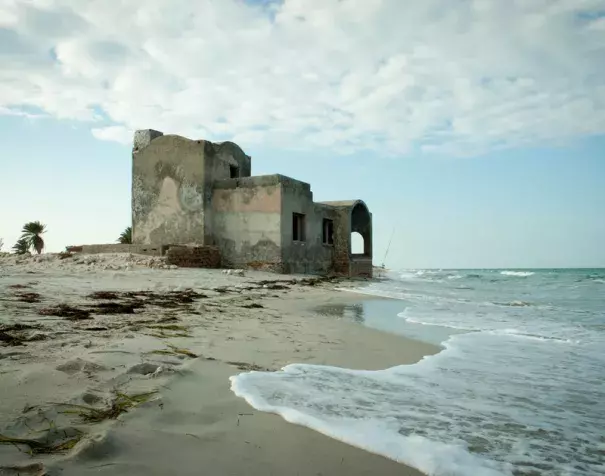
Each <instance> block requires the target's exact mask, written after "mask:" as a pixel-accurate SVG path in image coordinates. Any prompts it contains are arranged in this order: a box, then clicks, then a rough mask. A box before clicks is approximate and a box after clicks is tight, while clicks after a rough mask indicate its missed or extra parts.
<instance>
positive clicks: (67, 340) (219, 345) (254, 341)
mask: <svg viewBox="0 0 605 476" xmlns="http://www.w3.org/2000/svg"><path fill="white" fill-rule="evenodd" d="M150 267H151V268H155V269H150ZM301 278H303V277H292V276H283V275H274V274H268V273H260V272H246V273H245V275H244V276H238V275H226V274H224V273H223V272H221V271H220V270H205V269H204V270H202V269H165V267H164V263H163V261H162V260H161V259H159V258H147V257H142V256H136V255H118V254H115V255H96V256H76V257H69V258H66V259H62V260H61V259H59V258H58V257H57V256H56V255H55V256H53V255H48V256H46V255H42V256H40V257H30V258H16V257H14V256H3V257H2V256H0V435H3V436H0V440H1V439H2V437H10V438H21V439H27V440H28V443H29V444H26V443H25V442H24V443H23V444H19V445H15V446H14V445H1V444H0V466H2V467H3V469H0V475H4V474H7V475H8V474H11V475H13V474H14V475H16V474H40V475H41V474H51V475H52V474H61V475H65V476H67V475H74V476H76V475H88V474H103V475H104V474H107V475H109V474H123V475H168V474H174V475H196V476H197V475H200V474H208V475H240V474H246V475H290V474H292V475H319V474H323V475H331V474H346V475H361V474H368V475H369V474H384V475H389V474H398V475H420V474H421V473H419V472H417V471H415V470H413V469H410V468H407V467H406V466H404V465H402V464H399V463H396V462H394V461H390V460H388V459H385V458H383V457H381V456H377V455H374V454H371V453H368V452H365V451H363V450H360V449H357V448H355V447H352V446H349V445H346V444H344V443H341V442H339V441H336V440H333V439H330V438H328V437H326V436H324V435H322V434H320V433H316V432H314V431H311V430H309V429H307V428H303V427H300V426H296V425H292V424H289V423H287V422H285V421H284V420H282V419H281V418H280V417H278V416H276V415H272V414H266V413H262V412H257V411H256V410H254V409H253V408H251V407H250V406H248V404H247V403H246V402H245V401H244V400H243V399H241V398H238V397H236V396H235V395H234V394H233V393H232V392H231V391H230V389H229V386H230V382H229V378H228V377H229V376H231V375H235V374H237V373H240V372H242V371H247V370H255V369H266V370H277V369H279V368H281V367H283V366H285V365H287V364H290V363H295V362H303V363H304V362H307V363H315V364H327V365H335V366H341V367H347V368H356V369H382V368H386V367H390V366H393V365H399V364H404V363H413V362H416V361H418V360H419V359H420V358H422V357H423V356H424V355H428V354H431V353H434V352H436V351H437V350H438V349H437V348H436V347H434V346H431V345H428V344H423V343H420V342H416V341H413V340H409V339H405V338H403V337H399V336H394V335H390V334H386V333H382V332H380V331H375V330H372V329H368V328H365V327H363V326H361V325H359V324H357V323H354V322H351V321H348V320H346V319H338V318H336V317H334V316H326V315H323V314H321V313H318V312H316V311H315V310H314V308H315V307H316V306H322V305H324V306H325V305H327V304H340V303H346V302H356V301H357V302H358V301H360V300H363V299H368V297H367V296H360V295H357V294H354V293H344V292H339V291H336V290H334V287H336V286H338V287H343V286H347V285H348V284H347V283H346V282H338V283H336V282H330V281H327V282H318V281H314V280H309V279H308V278H305V279H303V280H301ZM357 285H358V283H357ZM141 291H143V292H142V293H141ZM99 292H112V293H114V294H113V295H112V294H101V295H99V294H97V295H95V294H94V293H99ZM108 303H109V304H108ZM61 305H67V306H71V307H58V306H61ZM40 312H42V313H43V315H41V314H40ZM52 314H61V315H59V316H58V315H52ZM15 325H18V326H19V325H21V326H23V325H25V326H31V328H27V327H25V328H24V327H22V328H15ZM11 326H12V327H11ZM2 329H4V330H2ZM154 391H157V393H153V394H151V395H147V396H145V397H141V398H139V399H136V398H135V399H134V400H133V399H132V398H133V396H135V395H139V394H141V393H147V392H154ZM66 404H68V405H66ZM112 404H113V412H112V411H107V412H105V411H106V410H111V406H112ZM76 405H79V406H76ZM135 406H136V407H137V408H136V410H135V409H134V407H135ZM125 407H129V408H125ZM91 408H93V409H94V410H91ZM123 409H124V410H128V411H127V412H125V413H121V411H122V410H123ZM112 413H113V414H112ZM118 414H119V415H118ZM108 416H109V418H107V417H108ZM116 416H117V418H114V417H116ZM83 417H88V421H84V420H83ZM90 420H100V421H96V422H95V421H90ZM29 440H33V441H29ZM0 443H1V441H0ZM32 447H33V449H34V450H35V452H36V453H44V452H46V451H51V454H35V455H33V456H30V455H29V454H27V451H28V450H31V449H32ZM59 450H62V451H59ZM11 467H14V469H9V468H11Z"/></svg>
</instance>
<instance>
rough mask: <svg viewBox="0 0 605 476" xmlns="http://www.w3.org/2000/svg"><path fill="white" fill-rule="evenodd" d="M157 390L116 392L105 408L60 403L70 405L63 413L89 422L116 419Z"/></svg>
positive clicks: (147, 398)
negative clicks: (130, 392)
mask: <svg viewBox="0 0 605 476" xmlns="http://www.w3.org/2000/svg"><path fill="white" fill-rule="evenodd" d="M156 393H157V392H147V393H140V394H136V395H127V394H125V393H121V392H115V393H114V397H113V399H112V400H111V402H110V404H109V406H107V407H105V408H94V407H89V406H86V405H77V404H72V403H61V404H59V405H62V406H66V407H70V408H71V409H70V410H65V411H64V412H63V413H67V414H75V415H77V416H78V417H80V418H81V419H82V420H83V421H85V422H87V423H99V422H102V421H105V420H115V419H116V418H118V417H119V416H120V415H121V414H122V413H126V412H127V411H128V410H130V409H132V408H134V407H136V406H138V405H140V404H141V403H145V402H147V401H148V400H149V399H150V398H151V397H152V396H153V395H155V394H156Z"/></svg>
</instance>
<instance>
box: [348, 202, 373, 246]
mask: <svg viewBox="0 0 605 476" xmlns="http://www.w3.org/2000/svg"><path fill="white" fill-rule="evenodd" d="M357 235H359V236H357ZM349 249H350V252H351V254H352V255H357V256H359V255H362V256H365V257H368V258H371V257H372V217H371V215H370V212H369V210H368V207H367V206H366V204H365V203H363V202H362V201H359V202H357V203H356V204H355V206H354V207H353V209H352V210H351V243H350V248H349Z"/></svg>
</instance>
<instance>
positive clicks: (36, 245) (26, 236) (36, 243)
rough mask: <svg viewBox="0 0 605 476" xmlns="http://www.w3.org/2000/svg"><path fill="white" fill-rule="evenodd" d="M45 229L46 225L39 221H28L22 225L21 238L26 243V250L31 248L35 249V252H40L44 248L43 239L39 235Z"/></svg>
mask: <svg viewBox="0 0 605 476" xmlns="http://www.w3.org/2000/svg"><path fill="white" fill-rule="evenodd" d="M45 231H46V225H43V224H42V223H40V222H39V221H30V222H29V223H26V224H25V225H23V230H21V232H22V233H23V234H22V235H21V239H22V240H25V241H26V243H27V244H28V250H29V249H30V248H33V249H35V250H36V253H38V254H40V253H42V250H43V249H44V240H43V239H42V236H40V235H42V233H44V232H45Z"/></svg>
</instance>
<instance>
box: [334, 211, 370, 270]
mask: <svg viewBox="0 0 605 476" xmlns="http://www.w3.org/2000/svg"><path fill="white" fill-rule="evenodd" d="M323 203H324V204H325V205H329V206H331V207H333V208H334V209H335V210H336V212H335V213H336V216H337V218H336V219H335V221H334V223H335V230H334V272H335V273H337V274H341V275H344V276H350V277H355V276H363V277H371V276H372V214H371V213H370V212H369V210H368V208H367V206H366V204H365V203H364V202H363V201H361V200H351V201H341V202H323ZM352 232H358V233H360V234H361V235H362V237H363V239H364V253H363V254H362V255H358V254H353V253H352V249H351V233H352Z"/></svg>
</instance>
